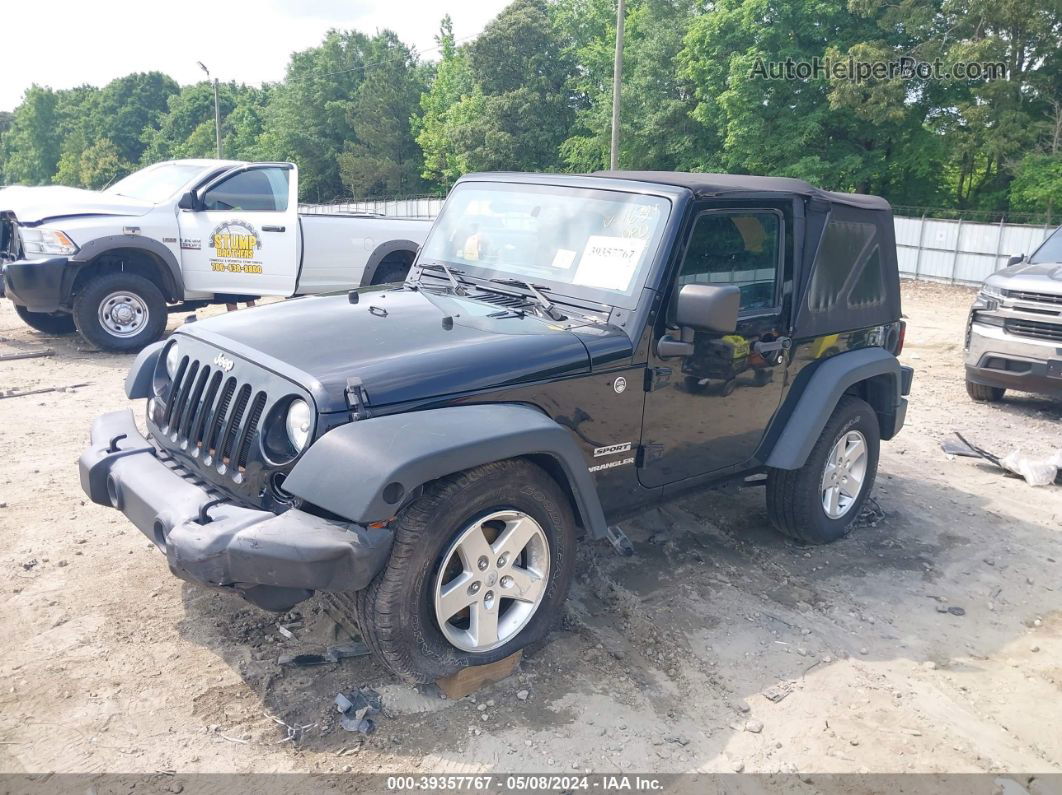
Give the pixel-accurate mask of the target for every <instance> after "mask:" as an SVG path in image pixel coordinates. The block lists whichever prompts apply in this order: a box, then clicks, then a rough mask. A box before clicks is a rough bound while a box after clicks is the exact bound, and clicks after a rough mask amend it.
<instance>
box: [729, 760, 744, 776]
mask: <svg viewBox="0 0 1062 795" xmlns="http://www.w3.org/2000/svg"><path fill="white" fill-rule="evenodd" d="M730 769H731V770H733V771H734V772H735V773H740V772H741V771H742V770H744V769H745V763H744V762H742V761H741V760H740V759H735V760H734V761H733V762H731V763H730Z"/></svg>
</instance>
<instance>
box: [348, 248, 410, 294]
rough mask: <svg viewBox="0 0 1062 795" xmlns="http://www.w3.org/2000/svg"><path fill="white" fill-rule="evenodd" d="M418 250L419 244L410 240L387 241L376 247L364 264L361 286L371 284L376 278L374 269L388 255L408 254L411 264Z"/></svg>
mask: <svg viewBox="0 0 1062 795" xmlns="http://www.w3.org/2000/svg"><path fill="white" fill-rule="evenodd" d="M418 248H420V244H419V243H414V242H413V241H412V240H388V241H387V242H386V243H381V244H380V245H378V246H377V247H376V248H375V249H373V252H372V254H370V255H369V259H368V260H367V261H366V262H365V272H364V273H363V274H362V277H361V283H362V286H364V285H367V284H372V280H373V279H374V278H376V269H377V268H378V267H379V266H380V263H381V262H383V261H384V260H385V259H386V258H387V257H388V255H390V254H396V253H401V252H405V253H408V254H410V262H411V263H412V261H413V259H414V258H415V257H416V256H417V249H418Z"/></svg>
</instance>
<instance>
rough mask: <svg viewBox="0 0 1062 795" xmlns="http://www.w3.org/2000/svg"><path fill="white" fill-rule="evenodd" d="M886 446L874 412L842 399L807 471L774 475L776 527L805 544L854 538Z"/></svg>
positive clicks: (770, 479) (770, 508) (770, 493)
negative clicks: (882, 442)
mask: <svg viewBox="0 0 1062 795" xmlns="http://www.w3.org/2000/svg"><path fill="white" fill-rule="evenodd" d="M880 446H881V437H880V431H879V428H878V416H877V414H875V413H874V409H872V408H871V407H870V406H869V405H867V403H866V402H864V401H862V400H860V399H859V398H857V397H852V396H851V395H846V396H844V397H842V398H841V400H840V401H839V402H838V403H837V407H836V408H835V409H834V410H833V414H832V415H830V419H829V420H828V421H827V422H826V427H824V428H823V429H822V434H821V435H820V436H819V439H818V441H817V442H816V443H815V446H814V447H813V448H811V452H810V453H809V454H808V459H807V461H806V462H805V464H804V466H802V467H801V468H800V469H793V470H786V469H771V470H769V471H768V473H767V513H768V515H769V516H770V519H771V523H772V524H773V525H774V526H775V528H777V529H778V531H779V532H781V533H784V534H785V535H787V536H789V537H790V538H793V539H795V540H797V541H800V542H801V543H804V544H828V543H830V542H831V541H836V540H838V539H840V538H843V537H844V536H846V535H848V533H849V532H851V530H852V525H853V524H854V523H855V520H856V518H857V517H858V516H859V513H860V511H862V509H863V504H864V503H865V502H866V500H867V497H869V496H870V492H871V490H872V489H873V488H874V479H875V477H876V476H877V472H878V453H879V449H880Z"/></svg>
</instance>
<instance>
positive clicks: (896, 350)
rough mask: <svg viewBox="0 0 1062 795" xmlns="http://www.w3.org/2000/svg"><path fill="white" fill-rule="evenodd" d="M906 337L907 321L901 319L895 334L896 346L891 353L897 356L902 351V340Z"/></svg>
mask: <svg viewBox="0 0 1062 795" xmlns="http://www.w3.org/2000/svg"><path fill="white" fill-rule="evenodd" d="M906 338H907V321H906V320H901V321H900V328H899V331H898V332H897V334H896V347H895V348H894V349H893V351H892V352H893V354H895V355H896V356H899V355H900V354H901V353H903V343H904V340H905V339H906Z"/></svg>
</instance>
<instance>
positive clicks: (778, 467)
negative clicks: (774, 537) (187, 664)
mask: <svg viewBox="0 0 1062 795" xmlns="http://www.w3.org/2000/svg"><path fill="white" fill-rule="evenodd" d="M903 333H904V325H903V322H902V321H901V320H900V292H899V282H898V278H897V270H896V248H895V243H894V239H893V226H892V215H891V211H890V208H889V205H888V204H887V203H886V202H885V201H884V200H882V199H879V198H876V197H873V196H862V195H854V194H842V193H830V192H827V191H822V190H818V189H816V188H813V187H812V186H810V185H808V184H807V183H805V182H802V181H799V180H793V179H774V178H765V177H750V176H731V175H718V174H682V173H665V172H608V173H599V174H595V175H587V176H561V175H543V174H476V175H470V176H467V177H465V178H464V179H462V180H461V181H460V182H459V183H458V184H457V186H456V187H455V188H454V189H453V191H452V192H451V194H450V196H449V198H448V199H447V201H446V204H445V206H444V208H443V210H442V213H441V214H440V216H439V218H438V220H437V222H436V223H435V226H434V228H433V230H432V232H431V234H430V236H429V238H428V240H427V242H426V243H425V244H424V247H423V249H422V250H421V251H420V253H419V255H418V258H417V261H416V262H415V264H414V267H413V269H412V270H411V272H410V275H409V276H408V278H407V280H406V282H405V284H401V285H389V286H383V287H368V288H362V289H359V290H356V291H353V292H350V293H343V294H339V295H333V296H323V297H310V298H301V299H298V300H294V301H289V302H286V303H283V304H275V305H272V306H268V307H262V308H259V309H256V310H254V311H248V312H239V313H233V314H230V315H226V316H224V317H217V318H213V319H211V320H208V321H204V322H199V323H195V324H191V325H186V326H184V327H182V328H181V329H180V330H179V331H178V332H177V333H176V334H174V335H173V336H172V337H171V338H170V339H169V340H168V341H165V342H161V343H157V344H156V345H154V346H152V347H150V348H147V349H145V350H144V351H143V352H142V353H141V354H140V355H139V357H138V358H137V360H136V363H135V364H134V366H133V369H132V371H131V372H130V374H129V377H128V380H127V383H126V391H127V394H128V395H129V397H130V398H146V399H147V428H148V435H147V437H145V436H144V435H142V434H141V433H140V432H139V431H138V430H137V427H136V425H135V423H134V420H133V415H132V412H130V411H128V410H125V411H119V412H116V413H113V414H106V415H104V416H102V417H100V418H99V419H97V420H96V422H95V424H94V425H93V427H92V434H91V439H92V442H91V446H90V447H89V449H88V450H86V451H85V453H84V454H83V455H82V457H81V462H80V468H81V480H82V484H83V487H84V489H85V491H86V492H87V493H88V494H89V496H90V497H91V498H92V500H93V501H94V502H97V503H100V504H102V505H108V506H113V507H115V508H117V509H118V510H120V511H122V512H123V513H124V514H125V515H126V516H128V517H129V519H130V520H131V521H132V522H133V523H134V524H135V525H136V526H137V527H138V528H139V529H140V530H141V531H142V532H143V533H145V534H146V535H147V536H148V538H150V539H151V540H152V541H153V542H154V543H155V544H156V545H157V546H158V548H159V550H160V551H162V552H163V553H164V554H165V555H166V558H167V561H168V562H169V566H170V569H171V570H172V571H173V573H174V574H176V575H177V576H179V577H182V578H184V579H186V580H191V581H194V582H198V583H203V584H206V585H210V586H216V587H221V588H227V589H230V590H234V591H236V592H238V593H240V594H241V595H243V596H244V597H245V598H246V599H247V600H249V601H250V602H252V603H254V604H256V605H259V606H261V607H263V608H266V609H270V610H278V611H283V610H287V609H289V608H290V607H292V606H293V605H295V604H296V603H298V602H299V601H301V600H304V599H307V598H308V597H310V596H311V595H312V594H313V593H314V592H315V591H321V592H324V593H326V594H328V595H329V598H330V599H332V601H333V603H334V604H335V605H337V606H338V607H339V609H344V610H347V611H348V612H347V616H348V617H349V618H350V621H351V622H352V623H356V624H357V625H358V626H359V627H360V629H361V632H362V634H363V635H364V637H365V639H366V641H367V642H368V643H369V645H370V646H371V647H372V649H373V650H374V651H375V652H376V653H377V655H378V656H379V658H380V659H381V660H382V661H383V662H384V663H385V664H386V665H387V666H388V667H389V668H390V669H391V670H393V671H394V672H395V673H396V674H398V675H400V676H402V677H405V678H407V679H410V680H416V681H427V680H431V679H433V678H436V677H438V676H441V675H445V674H449V673H452V672H454V671H455V670H457V669H459V668H461V667H463V666H467V665H476V664H483V663H488V662H493V661H495V660H498V659H500V658H502V657H505V656H507V655H509V654H512V653H513V652H514V651H516V650H517V649H519V648H521V647H523V646H525V645H526V644H528V643H531V642H533V641H535V640H537V639H539V638H541V637H542V636H543V635H544V634H545V633H546V632H547V631H548V629H549V626H550V624H551V623H552V622H553V620H554V619H555V618H556V616H557V614H558V611H559V610H560V608H561V603H562V602H563V600H564V598H565V595H566V593H567V591H568V586H569V583H570V581H571V578H572V571H573V566H574V563H575V542H576V537H577V536H579V535H580V534H585V535H587V536H589V537H590V538H592V539H604V538H609V539H610V540H612V541H613V543H615V544H616V545H617V546H620V547H622V546H624V544H625V542H626V538H625V537H624V536H623V535H622V532H621V531H619V530H618V529H617V528H616V527H615V524H616V522H617V521H619V520H621V519H622V518H624V517H625V516H627V515H630V514H632V513H635V512H637V511H639V510H643V509H645V508H646V507H647V506H650V505H652V504H654V503H657V502H659V501H661V500H667V499H670V498H672V497H674V496H676V495H679V494H682V493H683V492H687V491H689V490H693V489H701V488H705V487H708V486H710V485H713V484H720V483H725V482H731V481H735V480H748V481H749V482H752V481H755V480H762V479H763V476H764V475H766V492H767V509H768V513H769V515H770V518H771V521H772V522H773V523H774V525H775V526H776V527H777V528H778V529H779V530H780V531H781V532H783V533H785V534H787V535H789V536H791V537H793V538H795V539H797V540H798V541H799V542H801V543H823V542H828V541H833V540H835V539H838V538H841V537H842V536H844V535H845V534H846V533H847V532H848V530H849V529H850V528H851V526H852V523H853V522H854V521H855V519H856V517H857V516H858V514H859V512H860V509H861V507H862V505H863V502H864V501H865V500H866V498H867V496H868V494H869V492H870V491H871V488H872V486H873V483H874V477H875V474H876V470H877V466H878V448H879V441H880V440H881V439H891V438H892V437H893V436H895V435H896V433H897V432H898V431H899V430H900V427H901V426H902V425H903V421H904V413H905V410H906V407H907V401H906V400H905V398H904V395H906V394H908V391H909V388H910V385H911V377H912V371H911V369H910V368H907V367H901V366H900V364H899V362H898V361H897V359H896V355H897V354H898V353H899V351H900V348H901V346H902V344H903ZM628 543H629V542H628Z"/></svg>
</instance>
